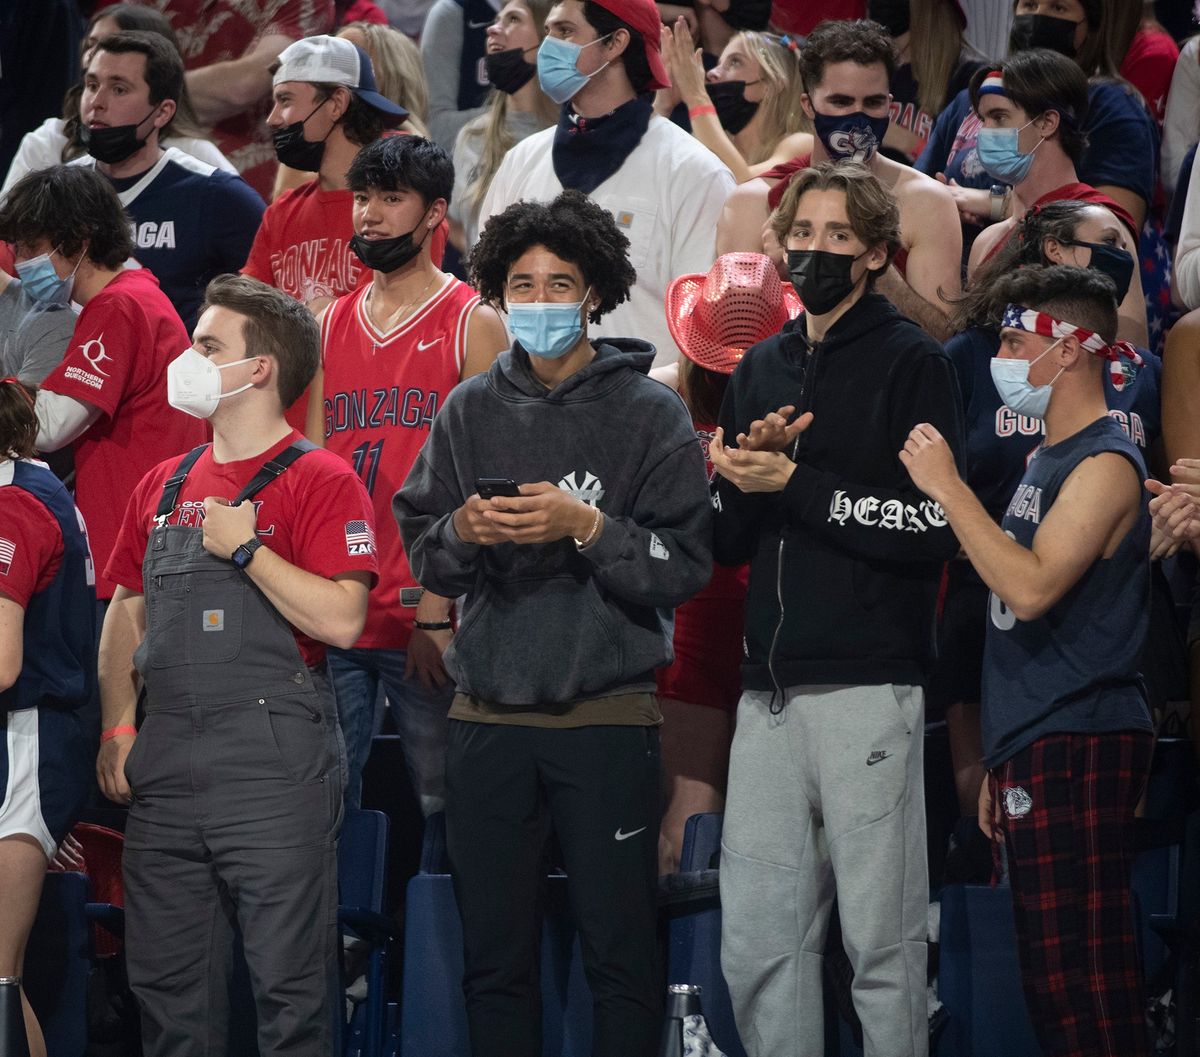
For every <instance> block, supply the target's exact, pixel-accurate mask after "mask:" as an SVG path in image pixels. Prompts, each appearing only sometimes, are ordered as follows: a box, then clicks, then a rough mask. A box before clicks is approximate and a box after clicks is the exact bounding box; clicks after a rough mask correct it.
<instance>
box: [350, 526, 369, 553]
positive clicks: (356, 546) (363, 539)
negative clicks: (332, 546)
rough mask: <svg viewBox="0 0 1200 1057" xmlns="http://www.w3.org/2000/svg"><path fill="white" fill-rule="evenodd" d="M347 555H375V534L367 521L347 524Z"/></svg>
mask: <svg viewBox="0 0 1200 1057" xmlns="http://www.w3.org/2000/svg"><path fill="white" fill-rule="evenodd" d="M346 553H347V554H374V553H375V533H374V532H373V531H372V530H371V526H370V525H368V524H367V523H366V522H365V521H347V522H346Z"/></svg>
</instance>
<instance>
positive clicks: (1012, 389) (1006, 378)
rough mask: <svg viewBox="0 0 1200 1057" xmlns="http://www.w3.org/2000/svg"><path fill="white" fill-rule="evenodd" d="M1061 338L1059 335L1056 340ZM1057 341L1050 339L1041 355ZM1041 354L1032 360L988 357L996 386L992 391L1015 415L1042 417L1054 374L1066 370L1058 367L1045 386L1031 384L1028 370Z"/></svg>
mask: <svg viewBox="0 0 1200 1057" xmlns="http://www.w3.org/2000/svg"><path fill="white" fill-rule="evenodd" d="M1061 340H1062V339H1061V338H1060V339H1059V341H1061ZM1057 344H1058V341H1054V342H1051V343H1050V344H1049V345H1047V346H1046V352H1043V353H1042V356H1045V355H1046V353H1048V352H1049V351H1050V350H1051V349H1052V348H1054V346H1055V345H1057ZM1042 356H1039V357H1037V359H1035V360H1018V359H1008V358H1003V357H1000V356H993V357H992V382H993V383H994V384H995V386H996V392H998V393H999V394H1000V399H1001V400H1003V401H1004V403H1005V405H1006V406H1007V407H1009V408H1011V409H1012V410H1013V411H1015V412H1016V413H1017V414H1018V415H1025V416H1026V417H1027V418H1038V419H1041V418H1045V417H1046V408H1048V407H1049V406H1050V397H1051V395H1052V394H1053V386H1054V383H1055V382H1057V381H1058V375H1059V374H1062V373H1063V371H1064V370H1066V368H1065V367H1062V368H1059V372H1058V374H1056V375H1055V376H1054V377H1053V378H1051V379H1050V381H1048V382H1047V383H1046V384H1045V385H1031V384H1030V383H1029V369H1030V368H1031V367H1032V366H1033V365H1034V364H1035V363H1037V362H1038V360H1040V359H1041V358H1042Z"/></svg>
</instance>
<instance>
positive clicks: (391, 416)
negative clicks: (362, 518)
mask: <svg viewBox="0 0 1200 1057" xmlns="http://www.w3.org/2000/svg"><path fill="white" fill-rule="evenodd" d="M372 285H373V284H371V283H367V284H366V285H365V286H363V287H361V288H360V289H358V290H355V291H354V292H353V293H349V294H346V295H345V296H344V297H340V298H338V299H337V300H336V301H334V302H333V304H331V305H330V306H329V308H328V309H327V310H326V312H325V315H324V317H323V319H322V321H321V356H322V359H323V361H324V364H323V366H324V369H325V392H324V394H323V399H324V410H325V447H326V448H327V449H328V450H329V451H333V452H336V453H338V454H339V455H341V456H342V457H343V458H344V459H346V460H348V461H349V462H350V463H351V465H352V466H353V467H354V469H355V471H356V472H357V473H358V474H359V476H360V477H361V478H362V480H363V483H364V484H365V485H366V486H367V491H368V492H369V493H370V495H371V503H372V505H373V506H374V508H375V534H376V544H377V547H378V551H379V582H378V583H377V584H376V585H375V588H374V590H372V591H371V600H370V605H369V607H368V610H367V623H366V627H365V628H364V629H363V633H362V637H361V638H360V639H359V640H358V642H357V643H355V645H356V646H358V647H365V648H375V649H385V648H386V649H403V648H404V647H405V646H406V645H407V644H408V639H409V636H410V635H411V634H412V622H413V617H414V615H415V614H416V598H417V595H418V590H419V585H418V584H417V581H416V580H415V579H413V575H412V572H411V571H410V570H409V567H408V558H407V557H406V556H405V554H404V548H403V546H402V545H401V543H400V532H399V529H398V528H397V527H396V519H395V518H394V517H393V516H392V496H393V495H395V494H396V492H397V491H398V490H399V489H400V486H401V485H402V484H403V483H404V479H405V478H406V477H407V476H408V471H409V470H410V469H411V468H412V465H413V463H414V462H416V459H417V454H418V453H419V452H420V450H421V446H422V445H423V444H424V443H425V439H426V437H428V436H429V427H430V425H432V423H433V419H434V416H435V415H436V414H437V413H438V410H439V409H440V408H441V406H442V404H443V403H444V402H445V400H446V396H447V394H448V393H449V392H450V390H451V389H453V388H454V387H455V386H456V385H457V384H458V380H459V376H460V375H461V373H462V366H463V360H464V358H465V356H466V344H467V323H468V321H469V319H470V316H471V312H472V310H473V309H474V308H475V306H476V305H477V304H479V295H478V294H477V293H476V292H475V291H474V290H473V289H471V287H469V286H468V285H467V284H466V283H464V282H460V281H459V280H458V279H455V278H453V277H452V276H447V277H446V280H445V282H444V283H443V284H442V286H441V287H440V288H439V289H438V291H437V292H436V293H435V294H434V295H433V296H432V297H430V298H429V300H428V301H426V302H425V304H424V305H422V306H421V307H420V308H419V309H418V310H417V311H416V312H415V313H414V314H413V315H411V316H410V317H409V318H408V319H406V320H404V321H403V322H402V323H400V324H399V325H398V326H396V327H394V328H393V329H392V330H391V331H389V332H387V333H386V334H385V333H382V332H381V331H379V330H378V329H377V328H376V327H375V325H374V324H373V323H372V322H371V320H370V318H369V317H368V315H367V311H366V300H367V297H368V295H369V294H370V291H371V287H372Z"/></svg>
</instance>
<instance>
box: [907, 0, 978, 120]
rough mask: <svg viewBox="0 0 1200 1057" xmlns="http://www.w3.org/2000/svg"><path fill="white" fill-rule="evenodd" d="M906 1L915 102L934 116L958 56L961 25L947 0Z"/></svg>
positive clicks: (944, 102)
mask: <svg viewBox="0 0 1200 1057" xmlns="http://www.w3.org/2000/svg"><path fill="white" fill-rule="evenodd" d="M910 2H911V5H912V14H911V22H912V25H913V32H911V33H910V34H909V39H908V55H909V65H910V66H912V74H913V80H914V81H916V82H917V103H918V105H919V106H920V107H921V109H922V110H924V111H925V113H927V114H930V115H931V116H933V117H937V115H938V114H940V113H941V112H942V110H943V108H944V107H945V106H946V102H947V100H946V95H947V89H948V86H949V84H950V78H951V77H952V76H953V74H954V71H955V69H956V68H957V67H958V63H959V60H960V58H961V57H962V51H963V25H962V22H961V21H959V17H958V13H957V11H956V10H955V7H954V4H953V3H952V2H951V0H910ZM918 27H919V31H918ZM980 57H981V58H982V56H980Z"/></svg>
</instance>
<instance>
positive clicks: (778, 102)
mask: <svg viewBox="0 0 1200 1057" xmlns="http://www.w3.org/2000/svg"><path fill="white" fill-rule="evenodd" d="M738 37H740V38H741V41H742V44H743V46H744V47H745V49H746V51H748V52H749V53H750V54H752V55H753V56H754V58H755V59H756V60H757V61H758V66H759V69H760V70H761V71H762V74H761V76H762V79H763V82H764V83H765V87H766V93H765V95H764V96H763V101H762V103H761V104H760V105H759V112H760V113H761V114H762V124H761V126H760V127H761V130H762V131H761V134H760V135H759V140H758V145H757V146H756V147H755V148H754V150H753V151H751V152H750V155H749V156H748V157H747V158H746V164H747V165H757V164H758V163H759V162H763V161H766V160H767V159H768V158H769V157H771V155H772V154H774V153H775V148H776V147H777V146H778V145H779V142H780V140H782V139H784V138H785V137H787V136H790V135H791V134H792V133H793V132H809V131H811V129H810V128H809V123H808V118H807V116H806V115H805V113H804V110H803V108H802V107H801V106H800V97H801V96H802V95H803V94H804V82H803V81H802V80H801V78H800V66H799V62H798V60H797V57H796V51H795V50H793V42H792V41H791V38H790V37H776V36H774V35H773V34H770V33H756V32H754V31H753V30H743V31H742V32H741V33H738V34H736V35H735V37H734V38H732V39H733V40H736V39H737V38H738ZM731 43H732V40H731Z"/></svg>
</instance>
